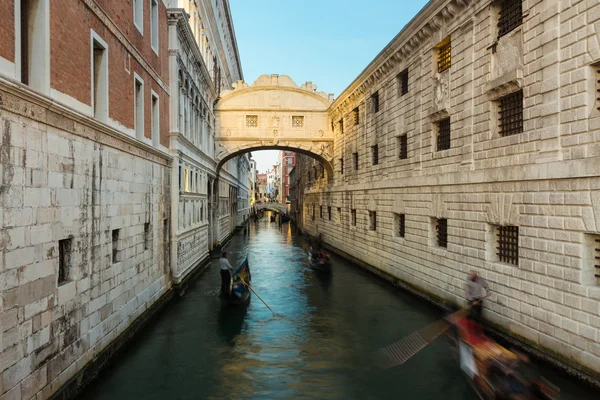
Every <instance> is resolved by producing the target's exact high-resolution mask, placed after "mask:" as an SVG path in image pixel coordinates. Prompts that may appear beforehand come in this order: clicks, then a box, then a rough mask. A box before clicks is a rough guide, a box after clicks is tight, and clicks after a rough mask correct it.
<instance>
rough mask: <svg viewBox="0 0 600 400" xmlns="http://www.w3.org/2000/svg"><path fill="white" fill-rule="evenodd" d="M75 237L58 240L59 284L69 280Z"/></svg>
mask: <svg viewBox="0 0 600 400" xmlns="http://www.w3.org/2000/svg"><path fill="white" fill-rule="evenodd" d="M72 251H73V238H68V239H63V240H59V241H58V284H59V285H62V284H63V283H66V282H68V281H69V277H70V276H71V272H72V271H71V268H72Z"/></svg>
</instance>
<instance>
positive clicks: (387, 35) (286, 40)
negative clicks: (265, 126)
mask: <svg viewBox="0 0 600 400" xmlns="http://www.w3.org/2000/svg"><path fill="white" fill-rule="evenodd" d="M426 3H427V1H426V0H410V1H409V0H377V1H375V0H371V1H362V0H361V1H359V0H230V7H231V14H232V18H233V22H234V28H235V34H236V38H237V43H238V48H239V51H240V58H241V61H242V69H243V72H244V80H245V81H246V82H248V84H251V83H252V82H254V81H255V80H256V78H258V77H259V76H260V75H263V74H280V75H289V76H290V77H291V78H292V79H293V80H294V81H295V82H296V83H297V84H298V85H300V84H302V83H303V82H305V81H313V83H315V84H317V85H318V89H317V90H319V91H324V92H326V93H333V94H334V95H335V97H337V96H339V94H340V93H341V92H342V91H343V90H344V89H345V88H346V87H347V86H348V85H350V83H351V82H352V81H353V80H354V79H355V78H356V77H357V76H358V75H359V74H360V73H361V71H362V70H363V69H364V68H365V67H366V66H367V65H368V64H369V63H370V62H371V61H372V60H373V58H375V56H376V55H377V54H378V53H379V52H380V51H381V50H382V49H383V48H384V47H385V46H386V45H387V44H388V43H389V42H390V40H392V39H393V37H394V36H396V34H397V33H398V32H400V30H401V29H402V28H403V27H404V25H406V24H407V23H408V22H409V21H410V20H411V19H412V18H413V17H414V16H415V15H416V14H417V13H418V12H419V10H420V9H421V8H423V6H425V4H426ZM253 158H254V159H255V160H257V164H258V170H259V171H260V172H263V171H266V169H268V168H269V166H270V165H272V164H273V163H274V162H275V161H276V160H277V151H261V152H254V153H253Z"/></svg>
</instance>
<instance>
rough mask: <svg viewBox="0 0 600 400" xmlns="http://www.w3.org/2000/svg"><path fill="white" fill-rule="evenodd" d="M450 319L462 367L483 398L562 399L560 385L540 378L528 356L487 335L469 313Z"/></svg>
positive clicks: (486, 399)
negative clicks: (558, 386)
mask: <svg viewBox="0 0 600 400" xmlns="http://www.w3.org/2000/svg"><path fill="white" fill-rule="evenodd" d="M448 322H450V324H451V325H452V327H453V329H452V330H451V334H450V335H449V336H450V337H451V338H452V339H453V342H454V344H455V350H456V351H455V353H457V356H458V359H459V362H460V368H461V370H462V372H463V373H464V375H465V377H466V378H467V380H468V382H469V384H470V385H471V387H472V388H473V390H474V391H475V392H476V393H477V395H478V396H479V398H480V399H482V400H488V399H490V400H491V399H507V400H510V399H531V400H534V399H535V400H555V399H558V398H559V390H558V388H556V387H555V386H554V385H552V384H550V383H549V382H547V381H546V380H544V379H543V378H542V377H540V376H539V374H538V373H537V371H536V370H535V367H534V366H533V365H531V363H530V362H529V360H528V358H527V357H526V356H525V355H523V354H520V353H519V352H517V351H512V350H509V349H507V348H505V347H503V346H501V345H500V344H498V343H497V342H496V341H494V340H493V339H491V338H489V337H487V336H486V335H485V333H484V332H483V328H482V327H481V325H480V324H478V323H477V322H475V321H473V320H472V319H471V318H469V317H468V316H467V315H466V314H462V315H456V316H451V317H449V318H448Z"/></svg>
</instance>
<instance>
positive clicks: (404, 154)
mask: <svg viewBox="0 0 600 400" xmlns="http://www.w3.org/2000/svg"><path fill="white" fill-rule="evenodd" d="M398 141H399V144H400V153H399V155H400V159H401V160H406V159H407V158H408V136H406V135H402V136H400V137H399V138H398Z"/></svg>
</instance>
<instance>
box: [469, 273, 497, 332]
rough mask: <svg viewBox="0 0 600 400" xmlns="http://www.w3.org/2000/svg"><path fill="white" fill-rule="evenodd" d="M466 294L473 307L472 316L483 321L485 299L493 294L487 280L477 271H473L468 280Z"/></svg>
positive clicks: (478, 320)
mask: <svg viewBox="0 0 600 400" xmlns="http://www.w3.org/2000/svg"><path fill="white" fill-rule="evenodd" d="M465 294H466V297H467V301H468V302H469V306H470V309H471V316H472V317H473V319H475V320H476V321H477V322H481V311H482V308H483V299H484V298H486V297H488V296H489V295H490V294H492V292H491V291H490V288H489V286H488V283H487V281H486V280H485V279H483V278H482V277H480V276H479V275H478V274H477V272H476V271H471V276H470V277H469V279H468V280H467V285H466V288H465Z"/></svg>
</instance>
